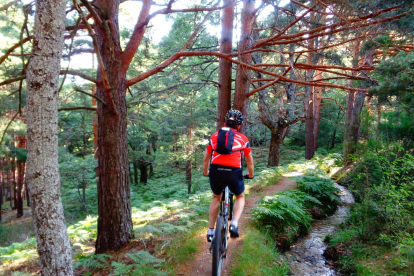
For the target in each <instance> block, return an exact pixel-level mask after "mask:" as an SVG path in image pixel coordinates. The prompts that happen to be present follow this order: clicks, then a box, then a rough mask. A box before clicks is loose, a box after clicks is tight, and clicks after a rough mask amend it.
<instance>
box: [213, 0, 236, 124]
mask: <svg viewBox="0 0 414 276" xmlns="http://www.w3.org/2000/svg"><path fill="white" fill-rule="evenodd" d="M234 3H235V1H234V0H224V3H223V4H224V5H227V6H226V7H225V8H224V9H223V16H222V19H221V44H220V52H221V53H223V54H231V52H232V43H233V20H234ZM231 66H232V63H231V62H230V61H228V60H226V59H224V58H220V59H219V87H218V101H217V129H219V128H221V127H222V126H224V117H225V116H226V112H227V111H228V110H229V109H230V106H231Z"/></svg>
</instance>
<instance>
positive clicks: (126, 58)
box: [121, 0, 152, 73]
mask: <svg viewBox="0 0 414 276" xmlns="http://www.w3.org/2000/svg"><path fill="white" fill-rule="evenodd" d="M151 5H152V1H151V0H143V1H142V8H141V12H140V13H139V17H138V22H137V24H136V25H135V28H134V32H133V33H132V35H131V38H130V39H129V41H128V44H127V45H126V47H125V51H124V53H123V54H122V58H121V60H122V67H121V70H122V73H126V71H127V70H128V68H129V65H130V63H131V61H132V59H133V58H134V55H135V53H136V52H137V49H138V47H139V45H140V44H141V41H142V38H143V37H144V34H145V29H146V26H147V24H148V22H149V19H148V15H149V12H150V8H151Z"/></svg>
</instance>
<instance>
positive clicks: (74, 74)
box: [60, 70, 98, 83]
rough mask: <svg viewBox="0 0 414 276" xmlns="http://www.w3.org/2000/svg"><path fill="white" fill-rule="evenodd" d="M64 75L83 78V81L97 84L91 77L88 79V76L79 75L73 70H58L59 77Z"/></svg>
mask: <svg viewBox="0 0 414 276" xmlns="http://www.w3.org/2000/svg"><path fill="white" fill-rule="evenodd" d="M64 74H69V75H73V76H78V77H81V78H83V79H85V80H88V81H90V82H93V83H98V81H97V80H96V79H94V78H92V77H90V76H88V75H86V74H84V73H81V72H79V71H75V70H60V75H64Z"/></svg>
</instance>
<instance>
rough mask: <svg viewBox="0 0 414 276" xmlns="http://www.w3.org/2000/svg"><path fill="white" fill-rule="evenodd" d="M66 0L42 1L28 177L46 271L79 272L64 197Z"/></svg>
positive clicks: (32, 78)
mask: <svg viewBox="0 0 414 276" xmlns="http://www.w3.org/2000/svg"><path fill="white" fill-rule="evenodd" d="M65 6H66V1H47V0H37V1H36V16H35V23H34V41H33V51H32V56H31V58H30V63H29V66H28V69H27V137H28V140H27V150H28V154H27V176H28V181H29V183H30V197H31V198H32V213H33V222H34V228H35V233H36V240H37V251H38V253H39V264H40V268H41V275H62V276H64V275H65V276H66V275H73V270H72V256H71V251H72V250H71V246H70V243H69V238H68V235H67V232H66V224H65V218H64V214H63V207H62V201H61V195H60V179H59V165H58V113H57V105H58V102H57V100H58V87H59V72H60V59H61V56H62V50H63V34H64V30H65V16H66V14H65Z"/></svg>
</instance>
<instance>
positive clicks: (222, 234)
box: [210, 187, 234, 276]
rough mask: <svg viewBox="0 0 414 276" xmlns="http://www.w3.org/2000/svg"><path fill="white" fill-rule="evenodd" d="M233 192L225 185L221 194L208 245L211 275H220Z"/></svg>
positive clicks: (224, 254)
mask: <svg viewBox="0 0 414 276" xmlns="http://www.w3.org/2000/svg"><path fill="white" fill-rule="evenodd" d="M233 202H234V194H233V193H232V192H230V190H229V188H228V187H226V188H225V189H224V191H223V192H222V194H221V202H220V211H219V215H218V217H217V222H216V231H215V233H214V238H213V240H212V242H211V245H210V252H211V251H213V276H220V274H221V268H222V266H223V262H224V259H225V258H226V254H227V246H228V243H227V242H228V233H229V221H231V220H232V219H233Z"/></svg>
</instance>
